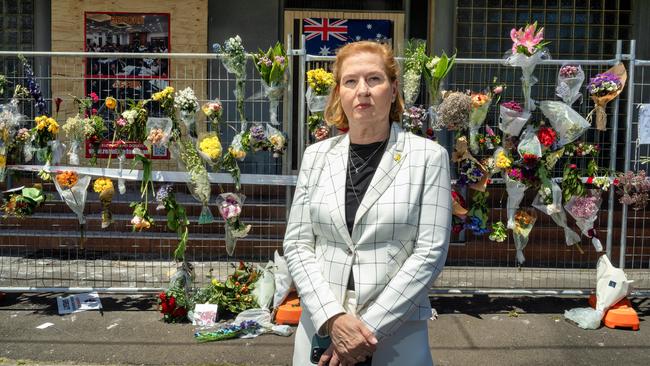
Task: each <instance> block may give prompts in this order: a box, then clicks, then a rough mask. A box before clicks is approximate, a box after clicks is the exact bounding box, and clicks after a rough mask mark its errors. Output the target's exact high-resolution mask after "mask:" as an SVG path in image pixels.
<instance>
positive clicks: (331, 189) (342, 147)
mask: <svg viewBox="0 0 650 366" xmlns="http://www.w3.org/2000/svg"><path fill="white" fill-rule="evenodd" d="M349 147H350V137H349V136H348V134H345V135H344V136H343V138H342V139H341V141H339V143H338V144H336V146H334V147H333V148H332V149H331V150H330V151H329V152H328V153H327V158H326V161H327V166H326V167H325V169H324V170H323V173H324V176H325V177H328V179H327V183H326V192H325V197H326V199H327V206H328V208H329V213H330V217H331V218H332V221H333V223H334V226H335V227H336V230H337V231H338V232H339V233H340V234H341V236H342V237H343V240H345V243H346V244H347V245H348V247H349V248H350V249H354V245H353V244H352V238H351V237H350V233H349V232H348V226H347V224H346V222H345V180H346V177H347V176H346V173H347V167H348V164H347V161H348V149H349Z"/></svg>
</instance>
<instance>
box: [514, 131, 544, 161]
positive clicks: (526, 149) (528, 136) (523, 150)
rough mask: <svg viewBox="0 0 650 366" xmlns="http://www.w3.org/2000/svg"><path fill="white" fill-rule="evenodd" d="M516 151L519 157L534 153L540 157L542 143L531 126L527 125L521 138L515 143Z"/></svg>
mask: <svg viewBox="0 0 650 366" xmlns="http://www.w3.org/2000/svg"><path fill="white" fill-rule="evenodd" d="M517 152H518V153H519V156H520V157H521V158H525V157H526V155H534V156H535V157H537V158H538V159H539V158H541V157H542V144H541V143H540V142H539V138H538V137H537V133H536V132H535V129H534V128H533V127H532V126H528V127H527V128H526V131H524V133H523V135H522V136H521V140H520V141H519V144H518V145H517Z"/></svg>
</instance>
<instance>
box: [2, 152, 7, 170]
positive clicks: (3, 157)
mask: <svg viewBox="0 0 650 366" xmlns="http://www.w3.org/2000/svg"><path fill="white" fill-rule="evenodd" d="M6 165H7V158H6V157H5V156H4V155H0V168H4V167H5V166H6Z"/></svg>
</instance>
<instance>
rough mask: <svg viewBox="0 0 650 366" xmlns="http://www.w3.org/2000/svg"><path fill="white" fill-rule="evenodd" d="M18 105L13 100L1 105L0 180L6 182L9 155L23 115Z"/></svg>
mask: <svg viewBox="0 0 650 366" xmlns="http://www.w3.org/2000/svg"><path fill="white" fill-rule="evenodd" d="M14 100H15V99H14ZM12 102H13V101H12ZM16 102H17V100H16ZM16 107H17V105H16V104H14V103H11V102H10V103H8V104H5V105H0V182H4V179H5V169H6V165H7V156H8V155H9V150H11V148H12V147H13V145H14V140H15V135H16V131H17V129H18V126H20V119H21V116H20V114H19V113H18V110H17V108H16Z"/></svg>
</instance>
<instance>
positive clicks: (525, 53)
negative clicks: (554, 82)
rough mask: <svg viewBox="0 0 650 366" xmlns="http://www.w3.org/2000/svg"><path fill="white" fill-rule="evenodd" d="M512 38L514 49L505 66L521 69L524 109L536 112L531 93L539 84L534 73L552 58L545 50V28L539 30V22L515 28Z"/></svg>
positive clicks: (511, 33) (510, 51)
mask: <svg viewBox="0 0 650 366" xmlns="http://www.w3.org/2000/svg"><path fill="white" fill-rule="evenodd" d="M510 38H511V39H512V48H511V49H510V50H509V51H508V52H506V55H505V64H506V65H508V66H513V67H520V68H521V71H522V77H521V83H522V89H523V93H524V109H525V110H526V111H530V112H532V111H534V110H535V101H534V100H533V99H532V98H531V96H530V91H531V87H532V86H533V85H535V84H537V78H536V77H535V76H533V72H534V71H535V67H536V66H537V64H539V63H540V62H542V61H543V60H548V59H550V58H551V55H550V54H549V52H548V50H547V49H546V48H545V46H546V45H547V44H548V43H549V42H545V41H544V28H540V29H537V22H535V23H533V24H527V25H526V27H525V28H519V29H515V28H513V29H512V30H511V31H510Z"/></svg>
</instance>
